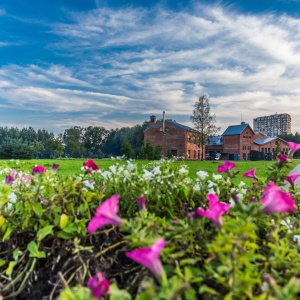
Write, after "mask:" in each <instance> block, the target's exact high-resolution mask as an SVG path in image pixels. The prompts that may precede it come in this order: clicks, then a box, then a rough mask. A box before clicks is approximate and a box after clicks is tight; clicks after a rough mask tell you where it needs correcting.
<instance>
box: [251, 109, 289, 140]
mask: <svg viewBox="0 0 300 300" xmlns="http://www.w3.org/2000/svg"><path fill="white" fill-rule="evenodd" d="M291 123H292V119H291V116H290V115H289V114H277V113H276V114H274V115H270V116H264V117H258V118H256V119H253V129H254V132H255V133H258V132H262V133H264V134H266V135H267V136H269V137H274V136H278V135H280V134H289V133H291Z"/></svg>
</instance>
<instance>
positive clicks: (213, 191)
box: [207, 188, 216, 194]
mask: <svg viewBox="0 0 300 300" xmlns="http://www.w3.org/2000/svg"><path fill="white" fill-rule="evenodd" d="M207 192H208V194H216V192H215V190H214V189H213V188H210V189H208V191H207Z"/></svg>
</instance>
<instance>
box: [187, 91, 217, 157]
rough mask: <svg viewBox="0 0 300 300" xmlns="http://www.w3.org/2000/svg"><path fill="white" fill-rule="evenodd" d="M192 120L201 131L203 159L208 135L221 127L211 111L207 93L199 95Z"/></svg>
mask: <svg viewBox="0 0 300 300" xmlns="http://www.w3.org/2000/svg"><path fill="white" fill-rule="evenodd" d="M190 120H191V121H192V122H193V124H194V126H195V128H196V129H197V130H198V131H199V138H200V140H199V142H200V147H201V149H202V151H201V160H203V159H204V152H205V146H206V140H207V137H209V136H214V135H216V134H217V132H218V131H219V130H220V129H221V128H220V127H217V126H216V125H215V122H216V116H215V115H211V113H210V104H209V98H208V96H207V95H203V96H200V97H199V100H198V101H197V102H196V103H195V105H194V110H193V115H192V116H190Z"/></svg>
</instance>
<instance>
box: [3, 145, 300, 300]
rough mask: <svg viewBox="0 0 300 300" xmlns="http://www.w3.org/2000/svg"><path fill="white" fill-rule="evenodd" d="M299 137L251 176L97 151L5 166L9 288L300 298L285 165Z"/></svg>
mask: <svg viewBox="0 0 300 300" xmlns="http://www.w3.org/2000/svg"><path fill="white" fill-rule="evenodd" d="M289 144H290V149H291V150H290V153H289V156H288V157H287V156H284V155H279V157H278V161H276V162H275V163H274V165H273V166H272V167H271V168H270V169H269V170H266V172H268V179H267V180H262V179H261V178H258V177H257V176H256V169H252V170H249V171H247V172H245V174H244V181H245V182H247V184H245V183H244V182H240V183H238V184H234V182H233V179H234V178H235V176H236V173H237V171H238V170H236V166H235V164H234V163H232V162H229V161H226V162H224V164H223V165H220V166H218V169H217V170H216V174H213V175H208V174H207V173H206V172H204V171H201V170H200V171H199V172H198V173H197V176H198V178H197V179H191V178H190V177H189V171H188V168H187V167H186V166H178V165H177V166H174V164H172V161H159V162H156V163H151V164H149V165H147V166H145V168H144V169H143V170H142V171H138V169H137V167H136V165H135V163H134V162H133V161H128V162H127V165H126V166H124V165H118V164H116V165H114V166H111V167H110V168H109V170H106V171H103V170H100V169H99V168H98V166H97V165H96V164H95V163H94V162H93V161H92V160H89V161H87V162H86V163H85V164H84V166H83V170H82V175H80V176H68V177H59V176H57V175H56V170H57V168H58V167H59V166H58V165H53V168H52V169H51V170H47V169H46V168H44V167H43V166H36V167H34V168H33V170H32V174H27V173H25V172H22V171H21V170H8V169H6V172H7V175H6V179H5V182H4V183H3V184H2V185H1V186H0V193H1V198H0V228H1V233H0V238H1V242H0V274H1V277H0V278H1V281H0V298H1V297H2V298H3V299H13V298H15V299H29V298H31V299H57V298H59V299H97V298H110V299H140V300H141V299H282V298H286V299H296V298H297V297H299V295H300V279H299V274H300V252H299V249H300V246H299V241H300V229H298V228H299V227H300V226H299V224H300V223H299V207H298V206H299V201H300V193H299V186H298V185H296V184H295V180H296V179H297V176H298V175H297V174H296V175H293V176H287V172H288V170H289V165H290V161H289V160H290V159H291V158H292V155H293V152H295V151H296V150H297V149H298V148H299V147H300V145H297V144H294V143H289ZM287 183H288V185H287V189H288V191H286V190H285V189H283V186H285V185H286V184H287Z"/></svg>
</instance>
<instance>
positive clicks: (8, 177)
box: [4, 174, 15, 185]
mask: <svg viewBox="0 0 300 300" xmlns="http://www.w3.org/2000/svg"><path fill="white" fill-rule="evenodd" d="M14 179H15V178H14V176H12V175H10V174H8V175H6V176H5V182H4V183H5V184H6V185H10V184H11V183H12V182H13V181H14Z"/></svg>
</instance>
